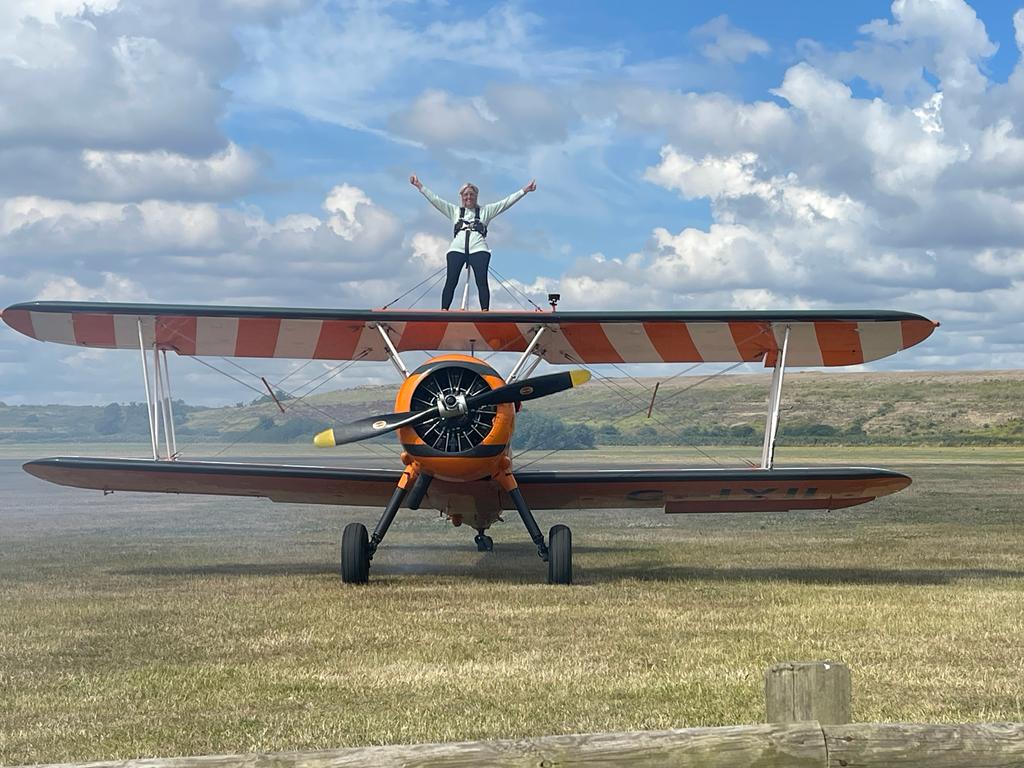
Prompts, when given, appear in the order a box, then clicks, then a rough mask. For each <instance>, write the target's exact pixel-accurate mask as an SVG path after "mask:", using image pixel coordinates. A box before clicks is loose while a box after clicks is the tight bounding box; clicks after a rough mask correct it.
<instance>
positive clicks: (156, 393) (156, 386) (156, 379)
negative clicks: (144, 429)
mask: <svg viewBox="0 0 1024 768" xmlns="http://www.w3.org/2000/svg"><path fill="white" fill-rule="evenodd" d="M160 391H161V389H160V351H159V350H158V349H157V342H156V341H154V342H153V439H154V441H156V443H157V458H158V459H159V458H160V421H161V419H162V417H163V415H164V403H163V402H162V401H161V398H160Z"/></svg>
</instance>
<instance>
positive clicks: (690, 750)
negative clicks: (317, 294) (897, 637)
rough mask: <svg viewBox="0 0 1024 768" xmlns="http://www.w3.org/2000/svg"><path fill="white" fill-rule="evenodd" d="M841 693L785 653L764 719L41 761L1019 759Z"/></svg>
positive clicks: (999, 747) (325, 765)
mask: <svg viewBox="0 0 1024 768" xmlns="http://www.w3.org/2000/svg"><path fill="white" fill-rule="evenodd" d="M850 699H851V684H850V673H849V670H848V669H847V668H846V667H845V666H844V665H842V664H833V663H831V662H785V663H783V664H777V665H775V666H773V667H772V668H771V669H769V670H767V671H766V672H765V706H766V711H767V716H768V717H767V719H768V720H769V723H768V724H767V725H737V726H727V727H721V728H681V729H676V730H671V731H642V732H633V733H592V734H582V735H574V736H540V737H536V738H528V739H516V740H494V741H475V742H462V743H452V744H412V745H399V746H388V747H359V748H353V749H336V750H330V751H323V752H283V753H275V754H252V755H221V756H207V757H174V758H166V759H144V760H125V761H111V762H101V763H87V764H77V765H74V766H72V765H62V766H56V765H54V766H49V767H48V768H352V767H353V766H373V768H398V767H399V766H401V767H402V768H421V767H422V766H436V767H438V768H469V766H493V767H494V768H567V767H569V766H625V767H626V768H644V767H647V766H649V767H650V768H663V767H665V766H679V767H685V766H694V768H696V767H697V766H699V767H700V768H748V767H749V768H755V766H756V768H894V766H899V767H900V768H925V767H926V766H927V768H1024V723H976V724H968V725H921V724H910V723H852V724H851V723H849V722H847V721H848V720H849V714H850V709H851V708H850Z"/></svg>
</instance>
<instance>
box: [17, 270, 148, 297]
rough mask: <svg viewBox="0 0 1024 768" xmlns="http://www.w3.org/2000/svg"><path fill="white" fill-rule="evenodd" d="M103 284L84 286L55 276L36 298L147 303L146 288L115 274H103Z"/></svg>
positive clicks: (72, 279)
mask: <svg viewBox="0 0 1024 768" xmlns="http://www.w3.org/2000/svg"><path fill="white" fill-rule="evenodd" d="M101 277H102V278H103V280H102V282H100V283H97V284H94V285H82V284H81V283H79V282H78V281H77V280H75V279H74V278H73V277H67V276H64V275H54V276H51V277H49V278H48V279H46V282H45V283H43V287H42V288H41V289H40V290H39V293H38V294H37V295H36V296H35V298H36V299H37V300H39V301H125V302H136V301H147V300H148V299H149V295H148V294H147V293H146V290H145V288H143V287H142V286H141V285H139V284H138V283H137V282H135V281H134V280H131V279H129V278H127V277H125V276H123V275H115V274H114V273H113V272H103V273H102V274H101Z"/></svg>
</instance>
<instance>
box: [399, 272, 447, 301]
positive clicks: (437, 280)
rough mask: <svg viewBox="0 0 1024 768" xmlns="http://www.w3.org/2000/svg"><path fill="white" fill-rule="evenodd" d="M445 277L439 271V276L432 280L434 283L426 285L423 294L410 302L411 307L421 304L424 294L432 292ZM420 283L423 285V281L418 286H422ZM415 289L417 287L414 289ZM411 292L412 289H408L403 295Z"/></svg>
mask: <svg viewBox="0 0 1024 768" xmlns="http://www.w3.org/2000/svg"><path fill="white" fill-rule="evenodd" d="M443 277H444V275H442V274H441V273H437V276H436V277H435V278H434V282H432V283H431V284H430V285H428V286H427V287H426V290H424V291H423V293H421V294H420V295H419V296H417V297H416V301H414V302H413V303H412V304H410V305H409V309H412V308H413V307H415V306H416V305H417V304H419V303H420V301H421V300H422V299H423V297H424V296H426V295H427V294H428V293H430V292H431V291H432V290H434V286H436V285H437V284H438V283H440V282H441V279H442V278H443ZM423 282H426V281H423ZM420 285H423V283H420V284H419V285H417V286H416V287H417V288H419V286H420ZM414 290H415V289H414ZM410 293H412V291H406V292H405V293H404V294H402V295H403V296H406V295H408V294H410ZM395 301H397V299H396V300H395ZM392 303H394V302H392Z"/></svg>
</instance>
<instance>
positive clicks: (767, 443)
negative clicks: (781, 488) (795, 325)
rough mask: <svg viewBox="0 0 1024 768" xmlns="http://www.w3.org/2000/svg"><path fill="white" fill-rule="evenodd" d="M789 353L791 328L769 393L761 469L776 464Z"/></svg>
mask: <svg viewBox="0 0 1024 768" xmlns="http://www.w3.org/2000/svg"><path fill="white" fill-rule="evenodd" d="M788 351H789V326H788V325H787V326H786V331H785V333H784V335H783V336H782V348H781V349H780V350H779V356H778V357H776V358H775V370H774V371H772V384H771V389H770V390H769V392H768V421H767V422H766V423H765V426H764V446H763V447H762V448H761V469H771V468H772V466H773V465H774V463H775V437H776V435H777V434H778V432H779V408H780V407H781V405H782V377H783V376H784V375H785V373H786V352H788Z"/></svg>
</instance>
